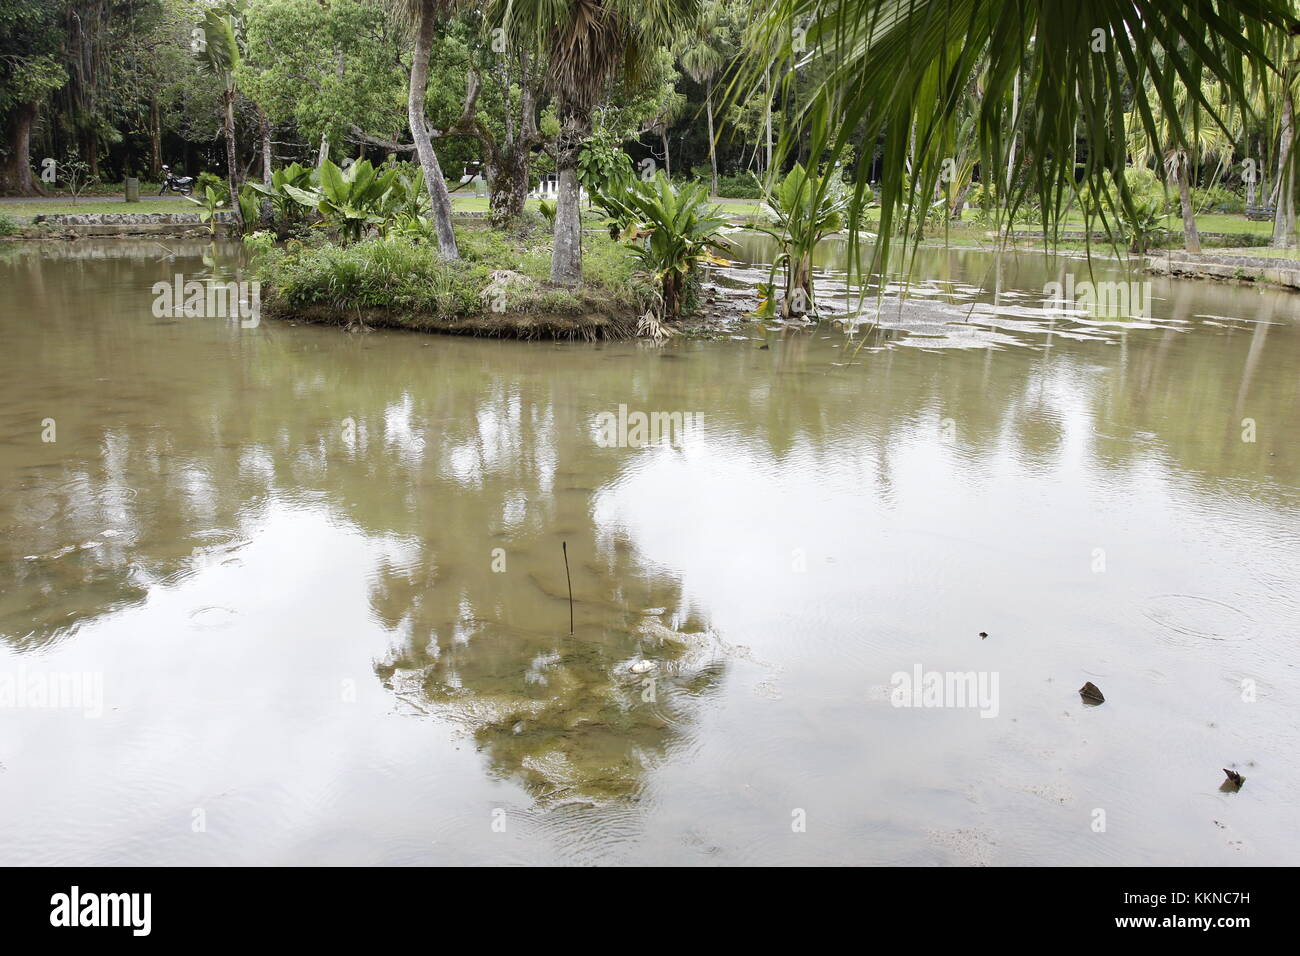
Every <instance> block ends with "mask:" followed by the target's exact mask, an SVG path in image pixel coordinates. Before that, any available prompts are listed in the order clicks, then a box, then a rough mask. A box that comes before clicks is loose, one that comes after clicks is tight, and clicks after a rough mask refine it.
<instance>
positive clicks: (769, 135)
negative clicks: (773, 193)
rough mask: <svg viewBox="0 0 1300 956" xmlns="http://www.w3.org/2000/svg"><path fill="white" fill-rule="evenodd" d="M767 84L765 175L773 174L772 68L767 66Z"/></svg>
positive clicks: (764, 90) (764, 93) (764, 92)
mask: <svg viewBox="0 0 1300 956" xmlns="http://www.w3.org/2000/svg"><path fill="white" fill-rule="evenodd" d="M765 79H766V86H765V87H764V89H763V96H764V98H765V100H766V101H767V164H766V165H765V166H764V167H763V175H765V176H770V175H771V174H772V68H771V67H770V66H769V67H768V68H767V73H766V74H765Z"/></svg>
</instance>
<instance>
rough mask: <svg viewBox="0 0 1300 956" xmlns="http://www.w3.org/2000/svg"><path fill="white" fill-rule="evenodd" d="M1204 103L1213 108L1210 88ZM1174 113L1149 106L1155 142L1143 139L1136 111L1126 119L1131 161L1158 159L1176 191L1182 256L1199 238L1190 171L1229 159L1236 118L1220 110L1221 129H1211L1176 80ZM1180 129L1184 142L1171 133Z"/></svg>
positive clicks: (1143, 163) (1196, 246)
mask: <svg viewBox="0 0 1300 956" xmlns="http://www.w3.org/2000/svg"><path fill="white" fill-rule="evenodd" d="M1206 94H1207V96H1206V98H1207V99H1208V100H1209V101H1210V102H1212V103H1215V104H1216V105H1218V104H1219V103H1220V97H1219V95H1218V92H1217V91H1216V90H1215V89H1213V87H1212V86H1211V85H1210V84H1207V87H1206ZM1173 100H1174V107H1175V112H1168V111H1167V110H1166V109H1165V108H1164V106H1163V104H1159V103H1157V104H1153V105H1152V110H1151V113H1152V116H1153V118H1154V119H1155V125H1156V131H1157V135H1158V136H1159V137H1160V138H1159V140H1158V141H1155V142H1153V141H1152V140H1151V138H1150V137H1149V136H1148V135H1147V131H1146V128H1145V125H1144V124H1143V121H1142V117H1141V116H1139V115H1138V114H1137V113H1136V112H1131V113H1129V115H1128V126H1129V152H1130V154H1131V155H1132V157H1133V162H1134V163H1135V164H1137V165H1139V166H1146V164H1147V163H1148V162H1150V161H1151V160H1152V159H1158V160H1159V161H1160V163H1161V165H1162V166H1163V167H1164V170H1165V175H1166V176H1167V177H1168V178H1170V179H1172V180H1173V181H1174V185H1175V187H1176V188H1177V189H1178V202H1179V206H1180V209H1181V211H1182V214H1183V244H1184V246H1185V247H1186V248H1187V251H1188V252H1196V253H1199V252H1200V251H1201V236H1200V232H1199V231H1198V230H1197V228H1196V209H1195V207H1194V205H1193V203H1192V190H1191V185H1192V176H1191V174H1192V170H1193V169H1195V168H1196V166H1197V165H1198V164H1199V163H1201V162H1204V161H1205V160H1207V159H1214V158H1217V159H1219V160H1220V161H1223V160H1224V159H1226V158H1228V157H1231V155H1232V143H1233V142H1234V141H1235V140H1237V139H1239V138H1240V132H1241V130H1240V128H1239V123H1238V122H1237V118H1238V117H1239V116H1240V114H1239V113H1237V112H1236V111H1232V110H1224V111H1223V112H1222V113H1221V114H1220V115H1221V117H1222V119H1223V123H1224V125H1222V126H1220V125H1216V124H1214V123H1212V122H1210V121H1209V119H1208V117H1206V116H1204V113H1203V110H1202V109H1201V108H1200V107H1199V106H1198V105H1197V104H1196V103H1195V102H1193V101H1192V99H1191V97H1189V96H1188V93H1187V87H1186V86H1184V85H1183V83H1182V82H1181V81H1177V82H1176V85H1175V87H1174V97H1173ZM1179 126H1181V127H1182V129H1183V132H1184V134H1185V138H1184V139H1182V140H1180V139H1179V138H1178V135H1177V128H1178V127H1179Z"/></svg>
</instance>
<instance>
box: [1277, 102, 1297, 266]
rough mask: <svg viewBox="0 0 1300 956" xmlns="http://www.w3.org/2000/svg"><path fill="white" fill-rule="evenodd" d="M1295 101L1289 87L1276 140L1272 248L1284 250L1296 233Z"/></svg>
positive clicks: (1283, 103)
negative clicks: (1275, 195)
mask: <svg viewBox="0 0 1300 956" xmlns="http://www.w3.org/2000/svg"><path fill="white" fill-rule="evenodd" d="M1294 141H1295V104H1294V101H1293V100H1292V97H1291V91H1290V90H1289V89H1288V90H1286V91H1285V92H1284V93H1283V94H1282V132H1281V136H1280V142H1279V143H1278V160H1277V185H1276V187H1275V188H1276V189H1277V202H1276V205H1275V206H1274V208H1273V243H1272V245H1273V248H1274V249H1285V248H1287V246H1289V245H1290V244H1291V234H1292V233H1293V232H1295V162H1294V159H1293V157H1292V156H1291V151H1292V147H1293V145H1294Z"/></svg>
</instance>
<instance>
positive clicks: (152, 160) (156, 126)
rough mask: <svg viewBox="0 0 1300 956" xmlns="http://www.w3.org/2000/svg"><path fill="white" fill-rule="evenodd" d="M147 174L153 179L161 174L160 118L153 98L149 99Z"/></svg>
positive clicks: (155, 100)
mask: <svg viewBox="0 0 1300 956" xmlns="http://www.w3.org/2000/svg"><path fill="white" fill-rule="evenodd" d="M149 173H150V174H151V175H152V176H153V178H155V179H157V178H158V177H159V175H160V174H161V173H162V116H161V113H160V110H159V109H158V98H157V97H154V96H151V97H149Z"/></svg>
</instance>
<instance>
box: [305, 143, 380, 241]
mask: <svg viewBox="0 0 1300 956" xmlns="http://www.w3.org/2000/svg"><path fill="white" fill-rule="evenodd" d="M396 181H397V170H395V169H390V170H388V171H387V172H385V173H377V172H376V171H375V168H374V166H372V165H371V164H370V160H368V159H359V160H357V161H356V162H355V163H353V164H352V165H351V166H349V167H348V168H347V169H346V170H342V169H339V168H338V167H337V166H335V165H334V164H333V163H332V162H330V161H329V160H328V159H327V160H325V162H324V163H322V164H321V167H320V186H319V187H318V188H315V189H302V188H300V187H297V186H292V185H288V184H286V185H285V187H284V190H285V192H287V193H288V194H289V195H290V196H292V197H293V198H294V199H296V200H297V201H298V202H299V203H301V204H302V205H304V206H308V207H310V208H313V209H315V210H316V211H317V212H319V213H320V214H321V216H322V217H323V218H324V224H325V225H326V226H329V227H332V228H334V229H337V230H338V232H339V234H340V235H341V236H342V237H343V239H344V241H345V242H354V241H356V240H357V239H360V238H361V236H362V235H363V234H364V232H365V231H366V229H367V228H368V227H370V226H382V225H383V223H384V221H385V216H384V196H385V194H386V193H388V191H389V190H390V189H391V188H392V187H393V183H394V182H396Z"/></svg>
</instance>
